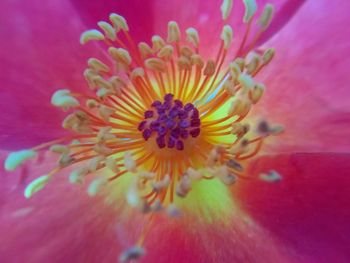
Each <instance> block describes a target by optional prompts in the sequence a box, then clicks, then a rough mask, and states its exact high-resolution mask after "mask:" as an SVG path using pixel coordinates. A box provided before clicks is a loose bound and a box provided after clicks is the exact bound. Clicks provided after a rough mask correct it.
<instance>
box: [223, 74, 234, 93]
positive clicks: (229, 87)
mask: <svg viewBox="0 0 350 263" xmlns="http://www.w3.org/2000/svg"><path fill="white" fill-rule="evenodd" d="M222 87H223V89H224V90H225V91H226V92H227V94H229V95H230V96H235V95H236V89H235V84H234V82H233V80H232V79H229V78H228V79H226V80H225V81H224V84H223V86H222Z"/></svg>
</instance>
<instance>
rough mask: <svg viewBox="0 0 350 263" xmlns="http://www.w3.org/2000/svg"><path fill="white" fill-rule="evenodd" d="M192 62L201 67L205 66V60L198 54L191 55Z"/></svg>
mask: <svg viewBox="0 0 350 263" xmlns="http://www.w3.org/2000/svg"><path fill="white" fill-rule="evenodd" d="M191 63H192V65H196V66H197V67H199V68H200V69H201V68H203V67H204V61H203V59H202V57H201V56H200V55H198V54H193V55H192V56H191Z"/></svg>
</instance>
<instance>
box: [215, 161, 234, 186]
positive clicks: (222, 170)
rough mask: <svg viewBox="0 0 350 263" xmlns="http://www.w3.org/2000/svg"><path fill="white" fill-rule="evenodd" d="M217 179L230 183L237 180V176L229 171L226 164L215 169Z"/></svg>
mask: <svg viewBox="0 0 350 263" xmlns="http://www.w3.org/2000/svg"><path fill="white" fill-rule="evenodd" d="M216 172H217V174H218V177H219V179H220V180H221V182H223V183H224V184H226V185H232V184H234V183H235V182H237V176H236V175H234V174H232V173H229V171H228V169H227V166H226V165H223V166H220V167H218V168H217V169H216Z"/></svg>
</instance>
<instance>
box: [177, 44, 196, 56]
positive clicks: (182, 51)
mask: <svg viewBox="0 0 350 263" xmlns="http://www.w3.org/2000/svg"><path fill="white" fill-rule="evenodd" d="M193 53H194V52H193V50H192V48H190V47H189V46H181V48H180V54H181V55H182V56H185V57H187V58H191V56H192V55H193Z"/></svg>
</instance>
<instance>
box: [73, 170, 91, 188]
mask: <svg viewBox="0 0 350 263" xmlns="http://www.w3.org/2000/svg"><path fill="white" fill-rule="evenodd" d="M88 172H89V170H88V168H87V167H80V168H77V169H75V170H73V171H72V172H71V173H70V175H69V182H70V183H72V184H82V183H83V181H84V177H85V176H86V175H87V174H88Z"/></svg>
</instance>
